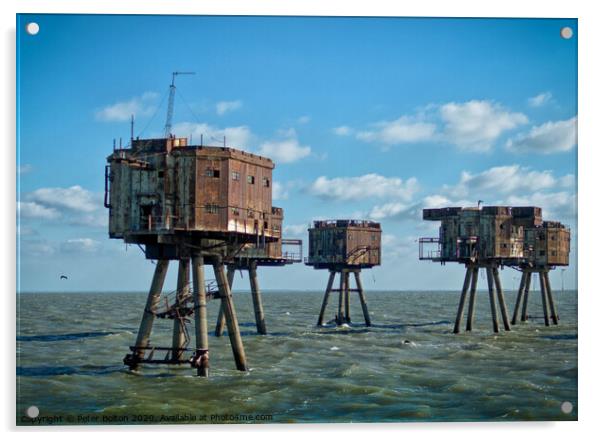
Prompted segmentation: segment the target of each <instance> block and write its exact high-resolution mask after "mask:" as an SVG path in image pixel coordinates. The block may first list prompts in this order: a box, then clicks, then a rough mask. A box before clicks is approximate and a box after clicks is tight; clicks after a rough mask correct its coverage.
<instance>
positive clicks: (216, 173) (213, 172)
mask: <svg viewBox="0 0 602 440" xmlns="http://www.w3.org/2000/svg"><path fill="white" fill-rule="evenodd" d="M205 176H207V177H219V170H214V169H212V168H207V169H206V170H205Z"/></svg>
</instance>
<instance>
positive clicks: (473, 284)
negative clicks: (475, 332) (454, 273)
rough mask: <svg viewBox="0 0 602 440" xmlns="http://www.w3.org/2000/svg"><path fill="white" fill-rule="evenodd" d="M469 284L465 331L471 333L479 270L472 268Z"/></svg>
mask: <svg viewBox="0 0 602 440" xmlns="http://www.w3.org/2000/svg"><path fill="white" fill-rule="evenodd" d="M471 278H472V279H471V282H470V298H469V300H468V316H467V317H466V331H467V332H470V331H472V323H473V322H474V310H475V309H474V308H475V302H476V299H477V282H478V281H479V268H478V267H477V266H475V267H473V268H472V277H471Z"/></svg>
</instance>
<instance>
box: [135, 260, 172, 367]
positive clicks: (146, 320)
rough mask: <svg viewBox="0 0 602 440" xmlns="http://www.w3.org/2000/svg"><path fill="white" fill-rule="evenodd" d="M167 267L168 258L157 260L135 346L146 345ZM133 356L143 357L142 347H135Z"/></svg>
mask: <svg viewBox="0 0 602 440" xmlns="http://www.w3.org/2000/svg"><path fill="white" fill-rule="evenodd" d="M168 267H169V260H159V261H157V266H156V267H155V274H154V275H153V281H152V283H151V287H150V290H149V292H148V297H147V299H146V306H145V308H144V314H143V315H142V321H140V327H139V329H138V336H136V347H148V343H149V341H150V335H151V331H152V329H153V323H154V321H155V310H156V309H157V305H158V304H159V300H160V299H161V291H162V290H163V283H164V282H165V275H166V274H167V268H168ZM134 357H136V358H142V357H144V348H136V351H135V353H134Z"/></svg>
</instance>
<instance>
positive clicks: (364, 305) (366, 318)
mask: <svg viewBox="0 0 602 440" xmlns="http://www.w3.org/2000/svg"><path fill="white" fill-rule="evenodd" d="M354 275H355V284H356V286H357V293H358V296H359V297H360V304H361V305H362V312H363V313H364V321H365V322H366V326H367V327H370V326H371V325H372V322H371V320H370V313H368V303H367V302H366V295H365V294H364V287H363V286H362V279H361V277H360V272H359V271H357V272H354Z"/></svg>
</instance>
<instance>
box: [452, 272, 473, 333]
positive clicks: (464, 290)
mask: <svg viewBox="0 0 602 440" xmlns="http://www.w3.org/2000/svg"><path fill="white" fill-rule="evenodd" d="M471 277H472V267H470V266H466V275H465V276H464V285H463V286H462V293H461V295H460V304H458V313H457V314H456V323H455V324H454V333H460V325H462V316H463V315H464V304H465V303H466V295H467V294H468V288H469V286H470V279H471Z"/></svg>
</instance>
